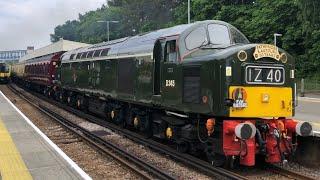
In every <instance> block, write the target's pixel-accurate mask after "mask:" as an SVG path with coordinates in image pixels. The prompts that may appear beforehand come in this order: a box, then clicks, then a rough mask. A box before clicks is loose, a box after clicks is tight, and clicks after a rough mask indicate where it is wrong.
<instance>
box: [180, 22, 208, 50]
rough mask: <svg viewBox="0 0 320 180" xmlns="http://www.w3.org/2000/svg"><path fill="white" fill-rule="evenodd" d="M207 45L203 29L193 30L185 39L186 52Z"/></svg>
mask: <svg viewBox="0 0 320 180" xmlns="http://www.w3.org/2000/svg"><path fill="white" fill-rule="evenodd" d="M206 43H207V34H206V29H205V28H204V27H199V28H197V29H195V30H193V31H192V32H191V33H190V34H188V36H187V37H186V39H185V44H186V48H187V49H188V50H192V49H195V48H197V47H200V46H201V45H204V44H206Z"/></svg>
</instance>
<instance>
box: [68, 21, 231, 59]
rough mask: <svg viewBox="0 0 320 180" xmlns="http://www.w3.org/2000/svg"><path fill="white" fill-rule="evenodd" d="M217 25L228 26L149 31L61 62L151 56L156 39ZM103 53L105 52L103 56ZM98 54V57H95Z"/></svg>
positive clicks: (72, 54)
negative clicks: (138, 55)
mask: <svg viewBox="0 0 320 180" xmlns="http://www.w3.org/2000/svg"><path fill="white" fill-rule="evenodd" d="M209 23H219V24H225V25H227V26H229V24H228V23H225V22H223V21H217V20H207V21H199V22H195V23H192V24H182V25H178V26H174V27H170V28H165V29H160V30H156V31H151V32H147V33H143V34H138V35H136V36H133V37H125V38H121V39H116V40H112V41H109V42H103V43H99V44H95V45H91V46H88V47H84V48H78V49H75V50H71V51H68V52H66V53H65V54H64V55H63V57H62V61H75V62H76V61H77V60H76V59H87V57H88V54H90V52H91V54H90V55H89V56H90V57H92V55H93V54H94V55H93V57H100V56H104V57H103V58H113V57H123V56H134V55H137V54H140V55H152V52H153V48H154V45H155V42H156V41H157V40H158V39H161V38H165V37H170V36H175V35H180V34H182V33H183V32H184V31H186V30H188V29H189V30H190V29H195V28H197V27H199V26H202V25H203V24H209ZM103 51H106V52H105V54H104V55H102V54H103ZM97 53H99V54H100V55H97Z"/></svg>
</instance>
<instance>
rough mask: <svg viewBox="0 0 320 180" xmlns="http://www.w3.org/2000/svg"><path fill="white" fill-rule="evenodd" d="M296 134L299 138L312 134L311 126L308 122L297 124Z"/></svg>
mask: <svg viewBox="0 0 320 180" xmlns="http://www.w3.org/2000/svg"><path fill="white" fill-rule="evenodd" d="M296 133H297V134H298V135H300V136H310V135H311V134H312V125H311V124H310V123H309V122H299V123H297V125H296Z"/></svg>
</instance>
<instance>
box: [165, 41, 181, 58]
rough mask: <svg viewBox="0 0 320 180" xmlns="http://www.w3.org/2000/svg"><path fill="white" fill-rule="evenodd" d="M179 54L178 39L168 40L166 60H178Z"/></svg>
mask: <svg viewBox="0 0 320 180" xmlns="http://www.w3.org/2000/svg"><path fill="white" fill-rule="evenodd" d="M177 56H178V53H177V48H176V40H172V41H168V42H167V43H166V58H165V62H176V61H177Z"/></svg>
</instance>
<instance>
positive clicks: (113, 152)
mask: <svg viewBox="0 0 320 180" xmlns="http://www.w3.org/2000/svg"><path fill="white" fill-rule="evenodd" d="M9 88H10V89H11V90H12V91H14V92H16V93H17V94H18V95H19V96H20V97H21V98H22V99H24V100H25V101H27V102H28V103H29V104H31V105H32V106H34V107H36V108H37V109H38V110H39V111H41V112H43V113H44V114H46V115H47V116H49V117H50V118H52V119H54V120H56V121H57V122H58V123H59V124H61V125H62V126H63V127H65V128H67V129H68V130H70V131H72V132H73V133H75V134H77V135H78V136H80V137H81V138H83V139H84V140H85V141H86V142H88V143H89V144H90V145H93V146H94V147H95V148H97V149H98V150H99V151H101V152H103V153H104V154H107V155H109V156H111V157H112V158H114V159H116V160H117V161H119V162H120V163H121V164H123V165H125V166H127V167H128V168H130V169H131V170H133V171H134V172H135V173H137V174H138V175H139V176H141V177H142V178H144V179H153V177H152V176H150V175H148V174H146V173H144V172H142V171H141V169H139V168H137V167H135V166H133V165H132V163H133V164H135V165H137V166H139V167H140V168H142V169H144V170H145V171H146V172H149V173H151V174H153V175H154V177H156V178H157V179H172V180H173V179H177V178H176V177H173V176H171V175H170V174H168V173H166V172H164V171H162V170H160V169H159V168H157V167H156V166H153V165H152V164H149V163H147V162H145V161H144V160H142V159H140V158H138V157H137V156H135V155H134V154H132V153H129V152H127V151H126V150H124V149H122V148H120V147H118V146H117V145H114V144H112V143H110V142H107V141H105V140H103V139H102V138H101V137H99V136H97V135H95V134H93V133H91V132H90V131H88V130H87V129H85V128H83V127H81V126H78V125H76V124H75V123H72V122H70V121H69V120H67V119H65V118H64V117H62V116H61V115H59V114H57V113H56V112H54V111H52V110H50V109H48V108H47V107H45V106H43V105H41V104H40V103H38V104H36V103H34V102H32V101H31V100H30V99H28V97H26V96H25V95H23V94H22V93H21V92H19V91H18V90H16V89H15V88H14V87H12V86H9ZM119 155H120V156H122V157H124V158H121V157H119ZM128 160H129V161H130V162H131V163H129V162H128Z"/></svg>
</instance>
